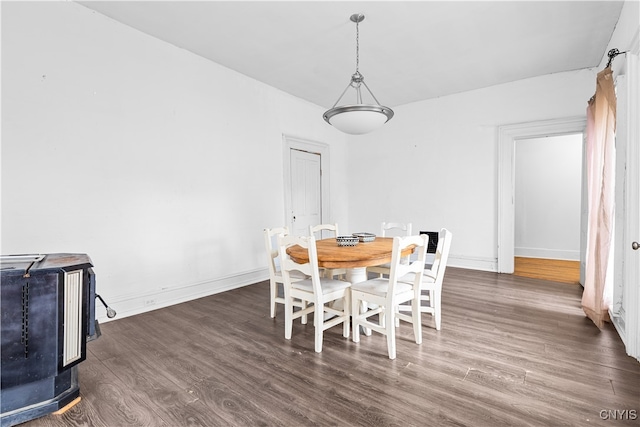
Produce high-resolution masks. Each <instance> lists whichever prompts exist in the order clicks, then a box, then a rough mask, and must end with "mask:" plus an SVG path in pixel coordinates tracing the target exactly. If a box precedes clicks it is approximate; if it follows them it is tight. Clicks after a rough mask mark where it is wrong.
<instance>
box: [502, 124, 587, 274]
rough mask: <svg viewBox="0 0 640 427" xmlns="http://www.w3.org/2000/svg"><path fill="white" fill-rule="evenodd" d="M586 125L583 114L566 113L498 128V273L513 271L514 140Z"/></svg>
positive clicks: (573, 131) (572, 130) (575, 131)
mask: <svg viewBox="0 0 640 427" xmlns="http://www.w3.org/2000/svg"><path fill="white" fill-rule="evenodd" d="M585 128H586V117H569V118H562V119H554V120H544V121H537V122H528V123H518V124H513V125H505V126H500V128H499V129H498V236H497V240H498V248H497V252H498V256H497V267H498V272H499V273H509V274H513V273H514V270H515V148H516V146H515V144H516V141H518V140H523V139H527V138H545V137H552V136H560V135H569V134H580V133H584V131H585ZM581 222H582V220H581ZM581 251H582V249H581Z"/></svg>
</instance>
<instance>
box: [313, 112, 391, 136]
mask: <svg viewBox="0 0 640 427" xmlns="http://www.w3.org/2000/svg"><path fill="white" fill-rule="evenodd" d="M391 117H393V111H392V110H391V109H390V108H387V107H383V106H380V105H364V104H358V105H344V106H342V107H338V108H332V109H331V110H329V111H327V112H326V113H324V119H325V120H326V121H327V122H328V123H329V124H331V125H332V126H333V127H335V128H336V129H338V130H340V131H342V132H344V133H349V134H351V135H362V134H364V133H369V132H371V131H374V130H376V129H378V128H380V127H382V125H383V124H385V123H386V122H387V121H389V119H390V118H391Z"/></svg>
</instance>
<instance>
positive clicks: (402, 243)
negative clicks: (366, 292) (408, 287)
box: [387, 235, 429, 307]
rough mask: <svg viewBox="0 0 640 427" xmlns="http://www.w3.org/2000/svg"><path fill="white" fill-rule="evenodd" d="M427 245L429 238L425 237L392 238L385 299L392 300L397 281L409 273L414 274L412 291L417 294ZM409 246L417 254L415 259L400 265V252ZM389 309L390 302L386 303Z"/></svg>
mask: <svg viewBox="0 0 640 427" xmlns="http://www.w3.org/2000/svg"><path fill="white" fill-rule="evenodd" d="M428 243H429V237H428V236H426V235H417V236H407V237H399V236H396V237H394V238H393V252H392V256H391V271H390V274H389V292H387V298H388V299H389V298H391V299H393V297H394V295H395V288H396V286H397V284H398V279H399V278H400V277H403V276H405V275H406V274H409V273H415V274H414V276H415V277H414V283H413V285H414V287H415V288H414V289H416V290H417V292H419V289H420V284H421V283H422V273H423V272H424V263H425V257H426V252H427V244H428ZM409 246H415V248H414V253H416V254H417V256H418V257H417V259H416V260H414V261H411V262H409V263H401V262H400V260H401V257H402V251H403V250H405V249H406V248H408V247H409ZM388 302H389V304H391V305H389V306H390V307H392V306H393V302H392V301H388Z"/></svg>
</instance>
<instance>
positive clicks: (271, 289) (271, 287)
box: [269, 280, 278, 319]
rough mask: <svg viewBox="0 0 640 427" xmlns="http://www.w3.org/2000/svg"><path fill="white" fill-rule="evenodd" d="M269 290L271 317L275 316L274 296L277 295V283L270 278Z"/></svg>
mask: <svg viewBox="0 0 640 427" xmlns="http://www.w3.org/2000/svg"><path fill="white" fill-rule="evenodd" d="M269 292H270V293H271V318H272V319H273V318H274V317H276V297H277V296H278V284H277V283H276V282H274V281H273V280H271V281H270V282H269Z"/></svg>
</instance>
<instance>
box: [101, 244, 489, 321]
mask: <svg viewBox="0 0 640 427" xmlns="http://www.w3.org/2000/svg"><path fill="white" fill-rule="evenodd" d="M448 265H449V266H451V267H459V268H466V269H469V270H483V271H492V272H495V271H498V262H497V259H496V258H480V257H468V256H460V255H453V254H451V255H449V261H448ZM268 279H269V270H267V269H266V268H261V269H257V270H253V271H248V272H245V273H240V274H237V275H232V276H228V277H222V278H218V279H212V280H208V281H205V282H201V283H194V284H190V285H184V286H176V287H173V288H166V289H162V290H161V291H158V292H145V293H137V294H128V295H120V296H115V297H109V301H108V302H109V306H110V307H112V308H113V309H114V310H116V312H117V313H118V314H117V316H116V317H114V318H112V319H109V318H108V317H107V316H106V312H105V310H104V309H103V307H102V305H100V304H96V318H97V320H98V321H99V322H100V323H106V322H110V321H111V320H117V319H122V318H125V317H129V316H134V315H136V314H142V313H146V312H149V311H153V310H158V309H160V308H164V307H169V306H171V305H174V304H180V303H183V302H186V301H191V300H194V299H198V298H203V297H206V296H209V295H215V294H218V293H221V292H226V291H230V290H232V289H236V288H240V287H242V286H247V285H252V284H255V283H258V282H262V281H264V280H268Z"/></svg>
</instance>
